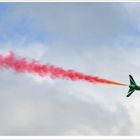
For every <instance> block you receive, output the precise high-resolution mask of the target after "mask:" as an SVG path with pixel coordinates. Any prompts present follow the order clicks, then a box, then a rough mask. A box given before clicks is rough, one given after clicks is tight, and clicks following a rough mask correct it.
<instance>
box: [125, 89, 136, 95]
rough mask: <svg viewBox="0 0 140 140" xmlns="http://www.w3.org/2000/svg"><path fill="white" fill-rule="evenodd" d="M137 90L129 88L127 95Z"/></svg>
mask: <svg viewBox="0 0 140 140" xmlns="http://www.w3.org/2000/svg"><path fill="white" fill-rule="evenodd" d="M134 91H135V90H134V89H129V91H128V94H127V96H126V97H129V96H130V95H131V94H132V93H133V92H134Z"/></svg>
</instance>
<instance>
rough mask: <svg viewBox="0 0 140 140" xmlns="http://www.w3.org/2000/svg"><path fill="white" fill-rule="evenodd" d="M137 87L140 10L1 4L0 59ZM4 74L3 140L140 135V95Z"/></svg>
mask: <svg viewBox="0 0 140 140" xmlns="http://www.w3.org/2000/svg"><path fill="white" fill-rule="evenodd" d="M11 50H12V51H14V52H16V54H17V55H18V56H26V57H28V58H29V59H32V58H35V59H37V60H39V61H40V62H41V63H43V64H44V63H48V64H53V65H56V66H60V67H63V68H65V69H74V70H76V71H79V72H83V73H86V74H88V75H89V74H90V75H93V76H99V77H101V78H106V79H109V80H114V81H117V82H122V83H126V84H128V83H129V78H128V75H129V74H132V75H133V76H134V78H135V80H136V81H137V83H139V84H140V61H139V60H140V4H139V3H0V53H1V54H8V52H9V51H11ZM127 91H128V87H123V86H116V85H102V84H91V83H87V82H83V81H76V82H73V81H68V80H61V79H56V80H52V79H50V78H49V77H45V78H40V77H39V76H38V75H35V74H28V73H26V74H17V73H15V72H13V71H9V70H5V69H3V70H0V124H1V125H0V135H6V136H8V135H27V136H28V135H39V136H41V135H43V136H50V135H52V136H56V135H62V136H68V135H80V136H83V135H85V136H87V135H91V136H102V135H111V136H113V135H139V134H140V132H139V130H140V121H139V118H140V109H139V104H140V94H139V93H140V92H137V91H136V92H135V93H134V94H133V95H132V96H131V97H130V98H126V95H127Z"/></svg>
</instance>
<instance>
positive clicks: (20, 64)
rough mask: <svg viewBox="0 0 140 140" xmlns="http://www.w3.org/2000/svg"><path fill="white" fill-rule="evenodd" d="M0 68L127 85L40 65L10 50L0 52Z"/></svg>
mask: <svg viewBox="0 0 140 140" xmlns="http://www.w3.org/2000/svg"><path fill="white" fill-rule="evenodd" d="M0 68H7V69H12V70H14V71H16V72H17V73H25V72H28V73H36V74H38V75H40V76H41V77H45V76H50V77H51V78H52V79H54V78H62V79H69V80H73V81H76V80H83V81H87V82H91V83H104V84H114V85H122V86H127V85H126V84H122V83H118V82H114V81H110V80H106V79H102V78H99V77H94V76H90V75H85V74H83V73H80V72H76V71H74V70H64V69H63V68H60V67H56V66H53V65H49V64H45V65H41V64H39V63H38V62H37V61H36V60H32V61H28V60H27V59H26V58H19V57H16V56H15V54H14V53H13V52H10V53H9V54H8V55H7V56H3V55H1V54H0Z"/></svg>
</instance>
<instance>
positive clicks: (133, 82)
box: [129, 75, 136, 85]
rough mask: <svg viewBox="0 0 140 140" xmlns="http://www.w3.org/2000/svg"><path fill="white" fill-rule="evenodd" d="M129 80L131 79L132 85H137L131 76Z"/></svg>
mask: <svg viewBox="0 0 140 140" xmlns="http://www.w3.org/2000/svg"><path fill="white" fill-rule="evenodd" d="M129 78H130V84H134V85H136V82H135V80H134V79H133V77H132V76H131V75H129Z"/></svg>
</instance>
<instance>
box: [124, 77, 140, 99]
mask: <svg viewBox="0 0 140 140" xmlns="http://www.w3.org/2000/svg"><path fill="white" fill-rule="evenodd" d="M129 79H130V85H129V91H128V94H127V96H126V97H129V96H130V95H131V94H132V93H133V92H134V91H135V90H140V86H138V85H137V84H136V82H135V80H134V79H133V77H132V76H131V75H129Z"/></svg>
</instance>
